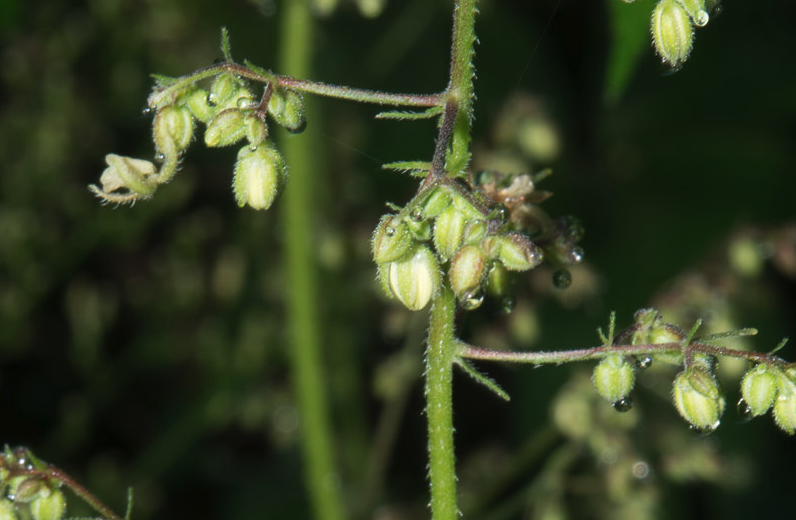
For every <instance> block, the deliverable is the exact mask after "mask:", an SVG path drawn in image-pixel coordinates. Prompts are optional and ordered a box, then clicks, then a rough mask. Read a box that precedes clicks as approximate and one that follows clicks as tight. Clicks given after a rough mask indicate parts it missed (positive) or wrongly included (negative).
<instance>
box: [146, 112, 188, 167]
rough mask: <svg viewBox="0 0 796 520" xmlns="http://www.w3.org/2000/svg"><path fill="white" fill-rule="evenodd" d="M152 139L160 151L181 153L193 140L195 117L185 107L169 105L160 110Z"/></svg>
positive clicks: (153, 126)
mask: <svg viewBox="0 0 796 520" xmlns="http://www.w3.org/2000/svg"><path fill="white" fill-rule="evenodd" d="M152 137H153V138H154V141H155V146H156V147H157V149H158V151H159V152H161V153H163V154H165V155H169V154H173V153H175V152H181V151H182V150H185V149H186V148H188V145H189V144H191V139H193V115H192V114H191V111H190V110H189V109H188V108H186V107H184V106H176V105H168V106H165V107H163V108H162V109H160V110H158V113H157V114H156V115H155V119H154V121H153V122H152Z"/></svg>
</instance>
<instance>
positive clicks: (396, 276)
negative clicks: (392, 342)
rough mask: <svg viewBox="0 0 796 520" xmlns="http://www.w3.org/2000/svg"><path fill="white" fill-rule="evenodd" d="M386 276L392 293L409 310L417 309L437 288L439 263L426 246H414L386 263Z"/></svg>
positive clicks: (421, 306)
mask: <svg viewBox="0 0 796 520" xmlns="http://www.w3.org/2000/svg"><path fill="white" fill-rule="evenodd" d="M387 278H388V280H389V285H390V289H391V290H392V293H393V295H395V297H396V298H398V299H399V300H400V301H401V303H403V304H404V305H405V306H406V307H407V308H408V309H409V310H412V311H419V310H420V309H422V308H424V307H425V306H426V305H428V302H429V301H431V297H432V296H434V294H435V293H436V292H437V289H438V288H439V282H440V280H439V264H438V263H437V258H436V257H435V256H434V253H432V252H431V250H430V249H429V248H428V247H426V246H415V248H414V249H413V250H410V251H409V252H408V253H407V254H406V255H404V256H403V257H402V258H401V259H399V260H396V261H394V262H390V263H389V264H387Z"/></svg>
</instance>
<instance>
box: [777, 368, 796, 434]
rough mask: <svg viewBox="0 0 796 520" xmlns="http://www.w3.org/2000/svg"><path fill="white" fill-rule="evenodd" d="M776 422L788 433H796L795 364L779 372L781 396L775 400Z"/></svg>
mask: <svg viewBox="0 0 796 520" xmlns="http://www.w3.org/2000/svg"><path fill="white" fill-rule="evenodd" d="M774 422H776V423H777V426H779V427H780V428H782V430H783V431H784V432H785V433H787V434H788V435H793V434H794V433H796V374H794V367H793V365H790V366H789V367H788V368H787V369H786V370H785V372H784V373H780V374H779V396H778V397H777V399H776V400H775V401H774Z"/></svg>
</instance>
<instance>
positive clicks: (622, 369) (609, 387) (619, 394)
mask: <svg viewBox="0 0 796 520" xmlns="http://www.w3.org/2000/svg"><path fill="white" fill-rule="evenodd" d="M592 382H593V383H594V388H596V389H597V393H598V394H600V396H602V397H603V398H604V399H606V400H607V401H608V402H610V403H611V404H613V403H617V402H619V401H621V400H622V399H625V398H626V397H627V396H628V395H630V391H631V390H633V385H634V384H635V382H636V371H635V370H634V369H633V365H631V364H630V363H628V361H627V359H625V356H623V355H621V354H612V355H610V356H606V357H604V358H603V359H602V360H601V361H600V362H599V363H598V364H597V366H596V367H594V374H593V376H592Z"/></svg>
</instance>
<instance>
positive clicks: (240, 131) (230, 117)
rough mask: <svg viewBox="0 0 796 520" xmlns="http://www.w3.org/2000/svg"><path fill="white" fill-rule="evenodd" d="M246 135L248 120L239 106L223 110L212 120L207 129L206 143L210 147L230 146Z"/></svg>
mask: <svg viewBox="0 0 796 520" xmlns="http://www.w3.org/2000/svg"><path fill="white" fill-rule="evenodd" d="M245 136H246V121H245V118H244V116H243V112H242V111H240V110H238V109H237V108H228V109H226V110H222V111H221V112H219V113H218V114H216V115H215V117H213V119H211V120H210V122H209V123H208V124H207V129H206V130H205V144H206V145H207V146H210V147H220V146H229V145H233V144H235V143H237V142H238V141H240V140H241V139H243V138H244V137H245Z"/></svg>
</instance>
